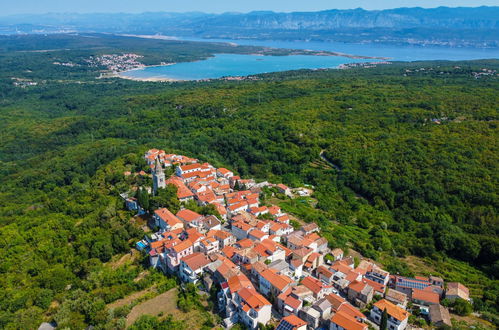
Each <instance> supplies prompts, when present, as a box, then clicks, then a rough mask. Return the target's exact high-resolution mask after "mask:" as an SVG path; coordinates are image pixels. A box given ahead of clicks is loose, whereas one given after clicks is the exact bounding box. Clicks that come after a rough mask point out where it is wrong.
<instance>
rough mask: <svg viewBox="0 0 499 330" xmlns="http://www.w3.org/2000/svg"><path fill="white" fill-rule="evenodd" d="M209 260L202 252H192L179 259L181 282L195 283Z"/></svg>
mask: <svg viewBox="0 0 499 330" xmlns="http://www.w3.org/2000/svg"><path fill="white" fill-rule="evenodd" d="M210 262H211V261H210V260H209V259H208V258H206V257H205V255H204V254H202V253H199V252H197V253H193V254H191V255H188V256H187V257H184V258H183V259H182V260H181V261H180V268H179V274H180V279H181V280H182V281H183V282H188V283H197V281H198V280H199V277H200V275H201V274H203V271H204V268H205V267H206V266H208V264H209V263H210Z"/></svg>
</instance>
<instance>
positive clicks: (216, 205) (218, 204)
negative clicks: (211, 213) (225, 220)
mask: <svg viewBox="0 0 499 330" xmlns="http://www.w3.org/2000/svg"><path fill="white" fill-rule="evenodd" d="M213 205H215V207H216V208H217V211H218V213H220V215H225V214H227V210H226V209H225V207H224V206H223V205H222V204H220V203H213Z"/></svg>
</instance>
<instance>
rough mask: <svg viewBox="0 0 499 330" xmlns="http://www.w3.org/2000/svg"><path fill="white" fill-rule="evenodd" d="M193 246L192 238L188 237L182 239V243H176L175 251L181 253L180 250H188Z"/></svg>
mask: <svg viewBox="0 0 499 330" xmlns="http://www.w3.org/2000/svg"><path fill="white" fill-rule="evenodd" d="M191 246H192V242H191V241H190V240H188V239H186V240H185V241H182V242H181V243H179V244H177V245H175V246H174V247H173V250H175V252H177V253H179V252H182V251H184V250H187V249H188V248H190V247H191Z"/></svg>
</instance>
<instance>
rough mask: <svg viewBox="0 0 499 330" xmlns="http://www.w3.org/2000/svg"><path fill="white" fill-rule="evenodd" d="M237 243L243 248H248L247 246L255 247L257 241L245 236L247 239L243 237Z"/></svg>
mask: <svg viewBox="0 0 499 330" xmlns="http://www.w3.org/2000/svg"><path fill="white" fill-rule="evenodd" d="M236 244H237V245H239V246H240V247H241V248H243V249H247V248H250V247H253V245H254V244H255V242H253V241H252V240H250V239H249V238H245V239H242V240H240V241H237V242H236Z"/></svg>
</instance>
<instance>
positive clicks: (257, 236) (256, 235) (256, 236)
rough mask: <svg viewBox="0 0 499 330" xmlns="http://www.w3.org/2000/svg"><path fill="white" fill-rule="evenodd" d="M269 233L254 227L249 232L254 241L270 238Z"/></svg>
mask: <svg viewBox="0 0 499 330" xmlns="http://www.w3.org/2000/svg"><path fill="white" fill-rule="evenodd" d="M268 237H269V234H266V233H264V232H263V231H261V230H260V229H253V230H252V231H250V232H249V235H248V238H249V239H251V240H254V241H263V240H264V239H266V238H268Z"/></svg>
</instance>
